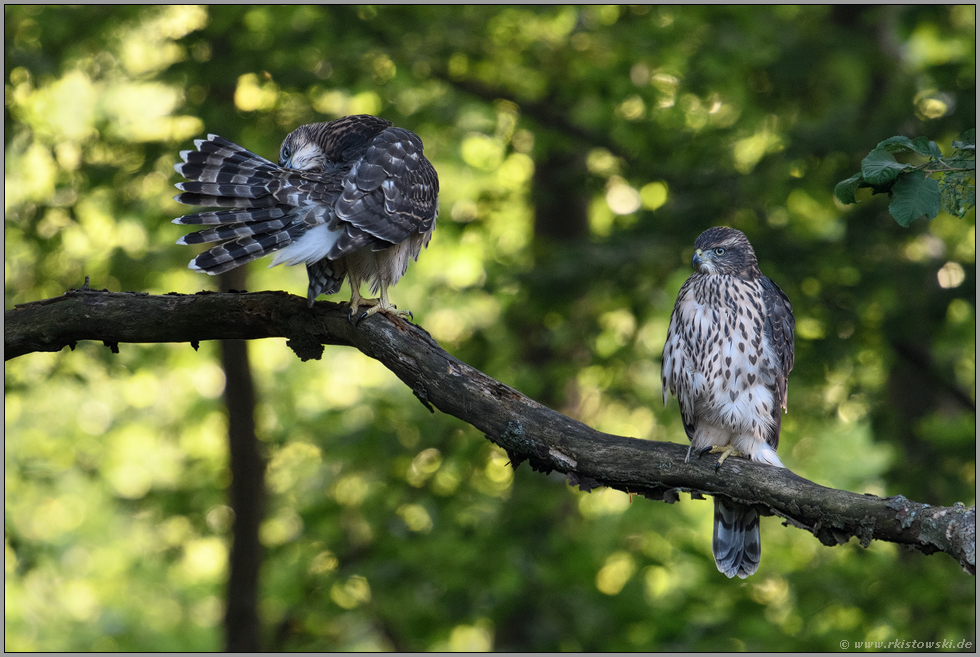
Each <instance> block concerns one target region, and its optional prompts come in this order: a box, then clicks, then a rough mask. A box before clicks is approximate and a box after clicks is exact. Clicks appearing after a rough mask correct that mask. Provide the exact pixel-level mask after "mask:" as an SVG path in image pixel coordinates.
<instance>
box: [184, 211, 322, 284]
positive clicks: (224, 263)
mask: <svg viewBox="0 0 980 657" xmlns="http://www.w3.org/2000/svg"><path fill="white" fill-rule="evenodd" d="M243 229H247V227H244V228H243ZM305 232H306V226H305V225H303V224H293V225H291V226H289V227H288V228H286V229H285V230H277V231H275V232H269V233H263V234H257V235H248V236H245V237H240V238H238V239H236V240H232V241H230V242H225V243H224V244H219V245H218V246H215V247H212V248H210V249H208V250H207V251H205V252H204V253H202V254H201V255H199V256H197V257H196V258H194V259H193V260H191V264H190V268H191V269H196V270H198V271H203V272H207V273H208V274H211V275H212V276H214V275H216V274H220V273H222V272H226V271H228V270H229V269H234V268H235V267H240V266H242V265H244V264H246V263H249V262H252V261H253V260H256V259H258V258H261V257H262V256H267V255H269V254H270V253H273V252H274V251H278V250H279V249H281V248H283V247H285V246H287V245H289V244H290V243H291V242H292V241H293V240H295V239H296V238H297V237H299V236H300V235H302V234H303V233H305Z"/></svg>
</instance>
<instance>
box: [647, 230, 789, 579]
mask: <svg viewBox="0 0 980 657" xmlns="http://www.w3.org/2000/svg"><path fill="white" fill-rule="evenodd" d="M691 264H692V266H693V267H694V268H695V269H696V270H697V271H696V272H695V273H694V274H692V275H691V277H690V278H688V279H687V281H686V282H685V283H684V285H683V286H682V287H681V290H680V292H679V293H678V295H677V303H676V304H675V305H674V312H673V313H672V314H671V316H670V327H669V328H668V329H667V343H666V344H665V345H664V356H663V366H662V367H663V369H662V377H663V391H664V404H666V403H667V395H668V392H673V393H674V394H676V395H677V400H678V402H679V403H680V407H681V416H682V418H683V420H684V429H685V431H686V432H687V437H688V438H689V439H690V440H691V447H690V449H688V452H687V458H688V459H690V457H691V451H692V450H693V451H694V452H696V453H699V454H700V453H702V452H704V451H708V450H710V451H713V452H720V453H722V456H721V458H720V459H719V461H718V465H719V466H720V465H721V463H722V462H723V461H724V460H725V458H727V457H728V455H729V454H736V455H739V456H745V457H748V458H750V459H751V460H753V461H759V462H761V463H768V464H769V465H774V466H777V467H783V464H782V462H781V461H780V460H779V457H778V456H776V446H777V445H778V444H779V428H780V423H781V413H782V412H783V411H785V410H786V398H787V388H786V385H787V380H788V378H789V372H790V370H791V369H793V329H794V327H795V325H796V320H795V319H794V317H793V306H792V305H791V304H790V302H789V298H787V296H786V295H785V294H784V293H783V291H782V290H780V289H779V286H777V285H776V284H775V283H773V282H772V280H770V279H769V278H767V277H766V276H763V275H762V272H760V271H759V263H758V261H757V260H756V258H755V252H754V251H753V250H752V245H751V244H749V240H748V239H746V237H745V235H744V234H742V232H741V231H738V230H735V229H734V228H725V227H719V228H709V229H708V230H706V231H705V232H703V233H701V236H700V237H698V239H697V240H696V241H695V242H694V258H693V260H692V261H691ZM711 547H712V552H713V553H714V556H715V565H717V566H718V570H720V571H721V572H723V573H724V574H725V575H727V576H728V577H734V576H735V575H738V576H739V577H741V578H742V579H745V578H746V577H748V576H749V575H751V574H752V573H754V572H755V571H756V569H757V568H758V567H759V558H760V556H761V554H762V552H761V543H760V539H759V515H758V514H757V513H756V512H755V511H754V510H753V509H752V508H751V507H748V506H744V505H741V504H738V503H735V502H732V501H729V500H727V499H724V498H720V497H715V520H714V537H713V540H712V545H711Z"/></svg>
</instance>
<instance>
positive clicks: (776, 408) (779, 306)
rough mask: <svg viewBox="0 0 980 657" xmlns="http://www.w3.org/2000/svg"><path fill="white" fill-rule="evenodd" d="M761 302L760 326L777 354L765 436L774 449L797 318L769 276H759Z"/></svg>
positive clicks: (783, 407) (784, 399)
mask: <svg viewBox="0 0 980 657" xmlns="http://www.w3.org/2000/svg"><path fill="white" fill-rule="evenodd" d="M761 283H762V303H763V305H764V306H765V309H766V321H765V325H764V326H763V335H764V339H765V340H767V341H770V342H771V344H772V348H773V351H774V352H775V356H776V364H777V366H778V368H779V369H778V371H777V372H776V377H775V378H776V382H775V385H776V389H775V390H774V391H773V392H774V394H773V399H774V401H775V402H776V403H775V404H773V409H772V417H773V420H774V424H773V429H772V431H771V432H770V433H769V436H767V438H766V442H768V443H769V445H770V446H771V447H772V448H773V449H776V446H777V444H778V443H779V428H780V425H781V424H782V412H783V411H785V410H786V402H787V400H788V398H789V389H788V384H789V372H790V370H792V369H793V362H794V356H793V347H794V337H793V330H794V329H795V328H796V319H795V318H794V317H793V304H791V303H790V301H789V297H787V296H786V293H785V292H783V291H782V290H781V289H780V288H779V286H778V285H776V284H775V283H774V282H773V281H772V279H770V278H769V277H767V276H762V278H761Z"/></svg>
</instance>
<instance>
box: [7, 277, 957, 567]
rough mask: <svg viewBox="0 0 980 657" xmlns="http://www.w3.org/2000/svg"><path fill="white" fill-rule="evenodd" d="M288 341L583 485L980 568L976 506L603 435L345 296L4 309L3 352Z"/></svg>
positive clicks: (74, 293) (101, 295)
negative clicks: (703, 501) (356, 356)
mask: <svg viewBox="0 0 980 657" xmlns="http://www.w3.org/2000/svg"><path fill="white" fill-rule="evenodd" d="M274 337H280V338H287V340H288V342H287V344H288V345H289V347H290V348H291V349H292V350H293V351H294V352H295V353H296V355H297V356H299V357H300V358H301V359H302V360H304V361H305V360H310V359H318V358H319V357H320V356H321V354H322V353H323V345H325V344H330V345H345V346H350V347H354V348H356V349H359V350H360V351H362V352H363V353H364V354H366V355H368V356H370V357H371V358H374V359H377V360H378V361H380V362H381V363H382V364H384V365H385V367H387V368H388V369H390V370H391V371H392V372H393V373H394V374H395V375H396V376H398V378H399V379H401V380H402V381H403V382H404V383H405V385H407V386H408V387H409V389H410V390H412V392H413V393H414V394H415V396H416V397H418V399H419V401H421V402H422V403H423V404H425V405H426V406H427V407H428V408H429V409H430V410H432V407H435V408H438V409H439V410H441V411H442V412H444V413H448V414H450V415H453V416H455V417H457V418H459V419H461V420H463V421H464V422H467V423H468V424H471V425H473V426H474V427H476V428H477V429H479V430H480V431H482V432H483V433H485V434H486V436H487V438H489V439H490V440H492V441H493V442H494V443H496V444H497V445H499V446H500V447H502V448H503V449H505V450H506V451H507V453H508V454H509V455H510V457H511V462H512V463H513V465H514V467H515V468H516V467H517V466H518V465H519V464H520V463H521V462H523V461H528V463H529V464H530V466H531V467H532V469H534V470H538V471H542V472H551V471H554V470H557V471H559V472H561V473H563V474H565V475H566V476H567V477H568V480H569V482H570V483H572V484H573V485H577V486H579V487H581V488H582V489H583V490H591V489H592V488H595V487H598V486H609V487H611V488H616V489H618V490H622V491H627V492H630V493H638V494H642V495H644V496H646V497H648V498H651V499H656V500H663V501H665V502H668V503H672V502H674V501H675V500H677V499H678V494H679V493H688V494H690V495H692V497H699V496H701V495H723V496H726V497H729V498H732V499H736V500H738V501H740V502H742V503H747V504H753V505H755V506H756V507H757V508H758V510H759V511H760V512H761V513H764V514H772V515H776V516H779V517H781V518H783V519H784V520H785V523H784V524H787V525H793V526H795V527H799V528H801V529H806V530H807V531H809V532H811V533H813V535H814V536H816V537H817V539H819V540H820V542H822V543H823V544H825V545H838V544H843V543H846V542H847V541H848V540H849V539H850V537H852V536H856V537H857V538H858V540H859V541H860V543H861V545H863V546H867V545H869V544H870V543H871V541H872V540H880V541H889V542H892V543H900V544H902V545H905V546H908V547H910V548H914V549H917V550H919V551H921V552H923V553H925V554H930V553H933V552H945V553H947V554H949V555H950V556H951V557H953V558H954V559H956V560H957V561H958V562H959V563H960V565H961V566H962V567H963V569H964V570H965V571H967V572H969V573H971V574H976V509H975V508H974V507H965V506H963V505H962V504H959V503H957V504H956V505H954V506H952V507H935V506H930V505H928V504H920V503H917V502H912V501H910V500H907V499H905V498H904V497H902V496H901V495H899V496H895V497H889V498H880V497H877V496H875V495H868V494H865V495H861V494H858V493H851V492H848V491H843V490H836V489H832V488H826V487H824V486H820V485H819V484H816V483H813V482H812V481H808V480H806V479H803V478H802V477H799V476H797V475H795V474H793V473H792V472H790V471H788V470H784V469H781V468H772V467H768V466H764V465H759V464H755V463H751V462H747V461H743V460H740V459H731V460H729V461H727V462H726V464H725V466H724V467H723V468H722V469H721V471H719V472H716V471H715V468H714V461H713V460H707V459H706V460H703V461H698V460H692V462H691V463H684V457H685V454H686V453H687V448H686V447H685V446H682V445H680V444H676V443H662V442H655V441H649V440H638V439H635V438H626V437H623V436H614V435H611V434H606V433H602V432H599V431H595V430H593V429H591V428H589V427H588V426H586V425H584V424H582V423H581V422H577V421H575V420H572V419H571V418H568V417H565V416H564V415H561V414H560V413H557V412H555V411H552V410H550V409H548V408H545V407H544V406H542V405H541V404H538V403H536V402H535V401H533V400H532V399H529V398H528V397H526V396H524V395H523V394H521V393H520V392H518V391H517V390H514V389H513V388H511V387H509V386H507V385H504V384H503V383H500V382H499V381H496V380H494V379H492V378H490V377H489V376H487V375H485V374H483V373H482V372H480V371H479V370H476V369H474V368H472V367H470V366H469V365H467V364H466V363H463V362H461V361H459V360H457V359H456V358H454V357H453V356H451V355H450V354H448V353H446V352H445V351H444V350H443V349H442V348H440V347H439V345H438V344H437V343H436V342H435V340H433V339H432V338H431V337H430V336H429V334H428V333H426V332H425V331H424V330H423V329H421V328H420V327H418V326H415V325H413V324H411V323H409V322H406V321H404V320H401V319H398V318H389V317H387V316H384V315H380V314H379V315H375V316H373V317H370V318H368V319H367V320H365V321H363V322H361V323H359V324H358V325H357V326H353V325H352V324H350V323H349V322H348V321H347V307H346V306H345V305H341V304H336V303H329V302H319V303H317V304H316V305H315V306H314V307H313V308H312V309H311V308H308V307H307V305H306V300H305V299H302V298H300V297H297V296H293V295H290V294H287V293H285V292H259V293H251V294H244V293H242V294H235V293H230V294H218V293H199V294H194V295H180V294H167V295H162V296H151V295H148V294H142V293H133V292H122V293H112V292H107V291H101V292H100V291H94V290H88V289H82V290H71V291H69V292H67V293H65V294H64V295H62V296H60V297H56V298H53V299H45V300H42V301H37V302H34V303H29V304H23V305H20V306H17V307H16V308H14V309H13V310H8V311H5V313H4V359H5V360H8V359H11V358H16V357H18V356H23V355H25V354H29V353H32V352H37V351H59V350H61V349H63V348H64V347H66V346H68V347H72V348H74V346H75V344H76V343H77V342H78V341H80V340H98V341H101V342H103V343H104V344H105V345H106V346H108V347H109V348H110V349H112V350H113V351H117V350H118V345H119V343H139V342H148V343H156V342H189V343H191V344H192V345H196V344H197V343H199V342H201V341H204V340H227V339H241V340H255V339H259V338H274Z"/></svg>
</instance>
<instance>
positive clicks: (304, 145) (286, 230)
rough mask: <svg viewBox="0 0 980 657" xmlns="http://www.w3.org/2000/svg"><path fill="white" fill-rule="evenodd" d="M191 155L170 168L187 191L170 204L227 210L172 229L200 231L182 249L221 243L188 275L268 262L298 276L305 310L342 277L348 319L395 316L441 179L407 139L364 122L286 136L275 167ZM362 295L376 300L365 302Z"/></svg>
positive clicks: (201, 147)
mask: <svg viewBox="0 0 980 657" xmlns="http://www.w3.org/2000/svg"><path fill="white" fill-rule="evenodd" d="M194 144H195V145H196V146H197V150H196V151H182V152H181V154H180V157H181V159H182V160H183V163H178V164H176V165H174V169H175V170H176V171H177V173H179V174H181V175H182V176H184V177H185V178H186V179H187V180H188V182H183V183H178V184H177V188H178V189H180V190H181V191H182V193H181V194H178V195H177V196H175V197H174V200H175V201H177V202H179V203H184V204H187V205H202V206H210V207H217V208H228V209H226V210H217V211H208V212H198V213H196V214H189V215H184V216H183V217H178V218H177V219H174V221H173V222H174V223H175V224H184V225H195V226H196V225H205V226H208V228H206V229H205V230H202V231H199V232H197V233H191V234H189V235H185V236H184V237H182V238H180V239H179V240H178V241H177V243H178V244H200V243H213V242H217V246H213V247H211V248H210V249H208V250H207V251H205V252H204V253H202V254H200V255H199V256H197V257H196V258H194V259H193V260H191V263H190V268H191V269H194V270H197V271H203V272H206V273H208V274H211V275H215V274H220V273H221V272H224V271H227V270H229V269H233V268H235V267H239V266H241V265H244V264H245V263H247V262H251V261H252V260H255V259H256V258H261V257H262V256H265V255H269V254H272V253H275V258H274V259H273V261H272V264H271V265H269V266H270V267H272V266H275V265H278V264H286V265H298V264H300V263H305V264H306V271H307V274H308V275H309V279H310V285H309V289H308V291H307V299H308V301H309V305H310V306H311V307H312V306H313V301H314V300H315V299H316V298H317V297H318V296H320V295H321V294H333V293H334V292H336V291H337V290H339V289H340V286H341V284H342V283H343V282H344V278H345V277H349V278H350V286H351V299H350V313H349V315H348V317H349V318H351V319H352V320H353V318H354V317H355V316H356V315H357V312H358V309H359V308H361V307H362V306H369V309H368V310H367V311H365V312H364V313H363V314H362V315H361V316H360V317H358V320H359V319H363V318H364V317H367V316H369V315H373V314H374V313H376V312H379V311H384V312H393V311H394V309H395V306H394V305H392V304H391V303H390V302H389V301H388V287H390V286H391V285H394V284H395V283H396V282H398V279H400V278H401V277H402V275H403V274H404V273H405V270H406V269H407V268H408V262H409V259H414V260H418V257H419V253H420V252H421V250H422V247H423V246H427V245H428V243H429V239H430V238H431V237H432V230H433V229H434V228H435V222H436V214H437V211H438V196H439V177H438V175H437V174H436V170H435V168H433V166H432V164H431V163H430V162H429V161H428V160H427V159H426V158H425V156H424V155H423V154H422V141H421V140H420V139H419V138H418V136H417V135H416V134H415V133H413V132H410V131H409V130H405V129H404V128H396V127H393V126H392V123H391V122H390V121H387V120H385V119H382V118H379V117H376V116H368V115H355V116H345V117H343V118H341V119H337V120H336V121H330V122H329V123H311V124H309V125H303V126H300V127H298V128H296V129H295V130H293V131H292V132H291V133H289V135H288V136H287V137H286V139H285V140H284V141H283V142H282V148H281V149H280V151H279V164H274V163H272V162H270V161H269V160H266V159H265V158H263V157H259V156H258V155H256V154H255V153H252V152H251V151H248V150H246V149H244V148H242V147H241V146H239V145H237V144H234V143H232V142H230V141H228V140H227V139H222V138H221V137H219V136H217V135H208V138H207V139H206V140H205V139H198V140H195V142H194ZM361 283H368V284H369V285H370V287H371V292H372V294H374V293H377V292H378V291H379V290H380V292H381V296H380V298H379V299H364V298H362V297H361V294H360V287H361ZM395 314H399V315H410V313H406V312H397V313H395Z"/></svg>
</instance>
